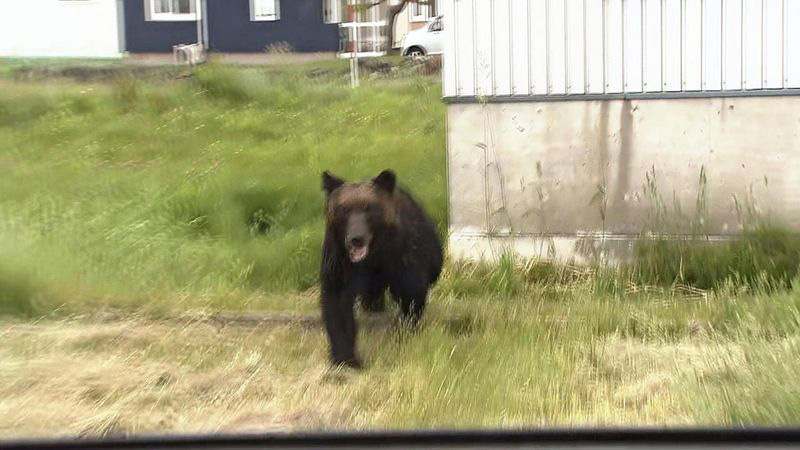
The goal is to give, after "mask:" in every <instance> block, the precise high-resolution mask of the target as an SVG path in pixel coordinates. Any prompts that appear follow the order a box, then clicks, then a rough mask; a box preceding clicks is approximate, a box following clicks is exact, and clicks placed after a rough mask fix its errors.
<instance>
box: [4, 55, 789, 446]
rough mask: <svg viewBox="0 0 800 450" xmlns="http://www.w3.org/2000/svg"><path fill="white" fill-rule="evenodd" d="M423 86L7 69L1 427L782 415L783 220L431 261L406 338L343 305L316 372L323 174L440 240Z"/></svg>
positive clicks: (227, 74) (315, 70) (87, 432)
mask: <svg viewBox="0 0 800 450" xmlns="http://www.w3.org/2000/svg"><path fill="white" fill-rule="evenodd" d="M109 67H113V68H114V69H113V70H111V69H109ZM439 97H440V88H439V84H438V81H437V80H436V78H432V77H424V76H399V75H398V76H393V75H381V76H377V75H376V76H372V77H367V79H366V80H365V83H364V86H363V87H361V88H360V89H358V90H351V89H349V88H347V70H346V66H345V65H343V64H340V63H338V62H329V63H316V64H314V65H296V66H291V67H280V68H266V67H262V68H258V67H238V68H232V67H220V66H206V67H203V68H201V69H198V70H196V71H194V72H189V71H184V70H179V69H165V68H156V69H154V68H148V69H147V70H144V69H136V68H130V67H118V65H116V64H111V65H109V64H108V63H103V62H92V64H90V65H89V67H88V68H84V69H80V70H74V68H71V67H70V65H69V64H67V63H63V62H62V63H59V64H57V65H53V64H50V63H47V64H43V63H35V64H31V63H27V62H12V63H9V62H6V63H5V64H0V172H2V174H3V176H2V177H0V192H1V193H2V196H1V197H0V249H2V253H3V256H4V257H3V259H2V261H0V316H2V318H0V438H8V437H22V436H43V435H46V436H53V435H82V436H94V435H111V434H129V433H153V432H188V431H204V432H217V431H236V430H239V431H242V430H244V431H260V430H290V429H341V428H348V429H375V428H412V427H414V428H416V427H423V428H431V427H521V426H557V425H604V424H614V425H631V426H635V425H696V424H702V425H711V424H714V425H720V424H722V425H727V424H732V425H744V424H795V425H796V424H798V423H800V388H798V386H797V383H796V374H797V372H798V370H800V280H798V278H797V271H798V266H800V243H799V241H798V239H797V237H796V236H794V235H791V234H786V233H782V232H776V231H763V230H762V231H757V232H754V233H752V234H749V235H747V236H746V237H745V239H742V240H741V241H739V242H735V243H731V244H729V245H727V246H723V247H720V248H713V249H712V248H707V247H701V248H699V249H695V248H694V247H692V246H686V245H678V246H671V247H667V246H665V245H664V244H663V243H659V242H654V243H652V245H649V246H643V247H642V248H641V249H640V251H639V253H640V256H641V258H640V261H639V264H638V265H636V266H631V267H626V268H621V269H619V270H604V269H596V268H591V267H568V266H565V267H553V266H549V265H546V264H542V263H523V262H522V261H516V260H514V259H513V258H504V259H502V260H501V261H500V262H499V263H498V264H496V265H493V266H486V265H474V264H466V263H459V262H452V261H451V262H448V264H447V266H446V268H445V272H444V274H443V277H442V280H441V282H440V283H439V285H438V286H437V288H436V289H435V290H434V292H433V293H432V298H431V302H430V305H431V306H430V308H429V310H428V312H427V313H426V317H425V319H424V321H423V324H422V327H421V329H420V330H419V331H418V332H416V333H410V332H408V331H407V330H405V329H404V328H403V327H401V326H399V325H398V324H397V323H396V322H395V320H394V317H395V313H394V312H393V311H390V312H388V313H387V314H383V315H379V316H371V317H368V316H364V315H362V316H361V318H360V319H361V323H362V327H361V332H360V347H361V353H362V356H363V357H364V359H365V360H366V362H367V368H366V369H365V370H363V371H361V372H354V371H348V370H342V371H339V370H332V369H330V368H329V367H328V366H327V364H326V341H325V336H324V334H323V331H322V328H321V326H320V325H319V323H318V321H317V294H316V276H317V274H316V272H317V266H318V261H319V247H320V242H321V235H322V225H323V224H322V215H321V206H322V193H321V190H320V180H319V174H320V172H321V171H322V170H324V169H330V170H332V171H334V172H335V173H338V174H341V175H343V176H345V177H349V178H366V177H369V176H371V175H373V174H376V173H377V172H378V171H380V170H382V169H384V168H387V167H389V168H393V169H394V170H396V171H397V172H398V175H399V179H400V180H401V182H402V183H403V184H404V185H406V186H408V187H410V188H411V189H412V191H413V192H414V193H415V194H416V195H417V197H418V198H419V199H420V200H421V201H422V202H423V203H424V205H425V206H426V207H427V208H428V210H429V211H430V212H431V214H432V216H433V217H434V218H435V220H436V221H437V223H438V224H439V226H440V230H441V231H442V233H444V232H445V230H446V216H447V214H446V193H445V179H444V172H445V171H444V164H445V159H444V107H443V105H442V103H441V102H440V99H439Z"/></svg>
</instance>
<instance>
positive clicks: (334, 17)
mask: <svg viewBox="0 0 800 450" xmlns="http://www.w3.org/2000/svg"><path fill="white" fill-rule="evenodd" d="M343 6H344V5H343V0H322V20H323V21H324V22H325V23H339V22H341V21H342V10H343V9H344V7H343Z"/></svg>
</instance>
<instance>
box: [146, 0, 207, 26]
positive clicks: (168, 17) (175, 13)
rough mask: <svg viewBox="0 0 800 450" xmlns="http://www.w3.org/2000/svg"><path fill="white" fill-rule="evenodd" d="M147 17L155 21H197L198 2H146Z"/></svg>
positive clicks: (170, 0) (165, 0)
mask: <svg viewBox="0 0 800 450" xmlns="http://www.w3.org/2000/svg"><path fill="white" fill-rule="evenodd" d="M144 10H145V17H146V19H147V20H153V21H168V22H174V21H183V20H187V21H194V20H197V18H198V14H197V0H144Z"/></svg>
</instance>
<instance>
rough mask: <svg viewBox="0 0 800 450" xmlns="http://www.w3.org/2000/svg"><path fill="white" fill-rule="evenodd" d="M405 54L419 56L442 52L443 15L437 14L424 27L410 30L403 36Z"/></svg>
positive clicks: (413, 56)
mask: <svg viewBox="0 0 800 450" xmlns="http://www.w3.org/2000/svg"><path fill="white" fill-rule="evenodd" d="M402 48H403V53H402V54H403V56H410V57H412V58H418V57H420V56H425V55H440V54H441V53H442V16H436V17H434V18H432V19H430V20H428V22H427V23H426V24H425V26H424V27H422V28H419V29H417V30H414V31H410V32H409V33H408V34H406V36H405V37H404V38H403V47H402Z"/></svg>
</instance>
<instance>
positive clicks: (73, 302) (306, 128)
mask: <svg viewBox="0 0 800 450" xmlns="http://www.w3.org/2000/svg"><path fill="white" fill-rule="evenodd" d="M112 67H113V66H112ZM34 69H35V67H34ZM49 69H50V70H51V72H46V74H47V75H48V76H52V75H53V73H52V68H49ZM143 69H147V70H145V71H142V70H143ZM17 71H18V73H19V72H23V68H18V69H17ZM25 73H26V77H27V78H28V79H31V78H33V79H34V81H27V80H26V81H16V82H14V81H8V80H6V81H2V80H0V83H2V86H0V142H2V146H3V152H2V155H0V167H2V168H3V172H4V176H3V177H2V179H0V191H2V192H3V193H4V195H3V197H2V198H1V199H0V211H2V215H0V217H2V223H0V242H2V243H3V248H4V254H5V256H6V259H7V260H8V261H14V266H15V267H16V270H17V271H21V272H23V273H24V274H25V276H26V277H27V278H30V279H31V280H32V281H31V284H29V286H31V287H30V288H27V289H22V288H21V286H20V284H19V283H16V282H15V283H12V284H10V285H7V284H5V283H4V284H0V292H3V291H5V290H7V289H12V290H14V292H16V294H15V295H13V296H11V297H10V298H12V299H14V300H11V301H15V302H29V303H30V302H33V300H34V297H35V299H36V302H35V305H33V306H31V305H29V306H26V307H23V306H15V307H11V308H8V307H7V308H6V309H10V310H14V311H17V310H19V311H23V310H24V311H31V312H38V313H47V312H50V311H53V310H54V309H59V310H62V311H65V312H69V311H72V312H77V311H84V310H85V309H86V308H97V307H102V306H112V307H134V308H136V309H140V308H145V309H153V310H165V309H170V310H173V309H179V310H185V309H187V308H189V309H192V308H196V309H204V308H207V307H209V308H223V309H246V308H250V307H252V308H256V309H269V308H270V307H271V305H270V304H269V302H264V301H261V300H258V298H256V297H263V296H264V295H266V294H269V293H284V292H290V291H291V292H293V291H302V290H305V289H308V288H311V287H313V286H314V285H315V283H316V278H317V270H318V265H319V263H318V261H319V249H320V247H321V236H322V231H323V223H322V214H321V210H322V200H323V195H322V191H321V184H320V183H321V181H320V173H321V172H322V171H323V170H325V169H330V170H332V171H334V172H335V173H337V174H340V175H342V176H344V177H347V178H357V179H358V178H364V177H367V176H370V175H372V174H377V173H378V172H379V171H380V170H382V169H384V168H387V167H391V168H393V169H395V170H396V171H397V172H398V174H399V177H400V180H401V182H402V183H403V184H405V185H408V186H413V188H414V189H413V190H414V192H415V193H416V194H417V195H418V196H419V198H420V199H421V201H422V202H423V203H424V204H425V205H426V206H427V207H428V208H429V209H430V210H431V212H432V214H433V216H434V218H435V220H436V221H437V222H438V223H439V224H441V227H442V230H444V229H445V224H444V221H445V203H446V202H445V189H444V183H445V181H444V172H443V170H442V168H443V167H444V133H443V129H444V121H443V118H444V108H443V105H442V104H441V102H440V101H439V97H440V90H439V85H438V83H436V80H435V79H433V78H427V77H413V78H410V79H392V78H389V79H383V80H381V82H380V83H378V82H375V83H370V82H366V83H365V86H364V87H363V88H362V89H359V90H357V91H353V90H351V89H349V88H347V80H348V79H347V67H346V63H340V62H338V61H333V62H329V63H326V64H316V65H314V66H305V65H298V66H292V67H289V68H286V69H283V70H280V69H276V68H240V69H232V68H227V67H214V66H207V67H203V68H201V69H198V70H196V71H194V72H186V73H180V71H178V72H177V73H176V71H175V69H170V70H167V69H163V68H162V69H153V68H137V67H121V68H118V69H117V72H116V75H115V76H113V77H111V78H109V77H110V76H109V73H108V67H104V66H100V67H99V68H98V67H88V68H86V69H84V70H83V71H78V70H75V69H73V70H69V71H67V72H66V73H67V74H68V75H69V76H73V77H79V78H80V79H81V80H82V82H81V83H76V82H74V81H72V80H62V81H61V82H53V81H46V82H45V81H41V80H35V78H36V76H37V72H36V71H35V70H33V71H31V70H28V71H25ZM56 73H58V72H56ZM61 73H64V72H61ZM98 76H99V77H100V78H101V80H102V82H93V80H94V78H95V77H98ZM12 78H13V76H12ZM3 273H5V272H3V271H1V270H0V274H3ZM2 276H3V275H0V277H2ZM265 293H266V294H265ZM242 298H250V299H253V301H252V302H249V303H248V302H242V301H241V299H242ZM262 300H263V298H262ZM3 301H4V302H7V301H9V300H6V298H4V299H3Z"/></svg>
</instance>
